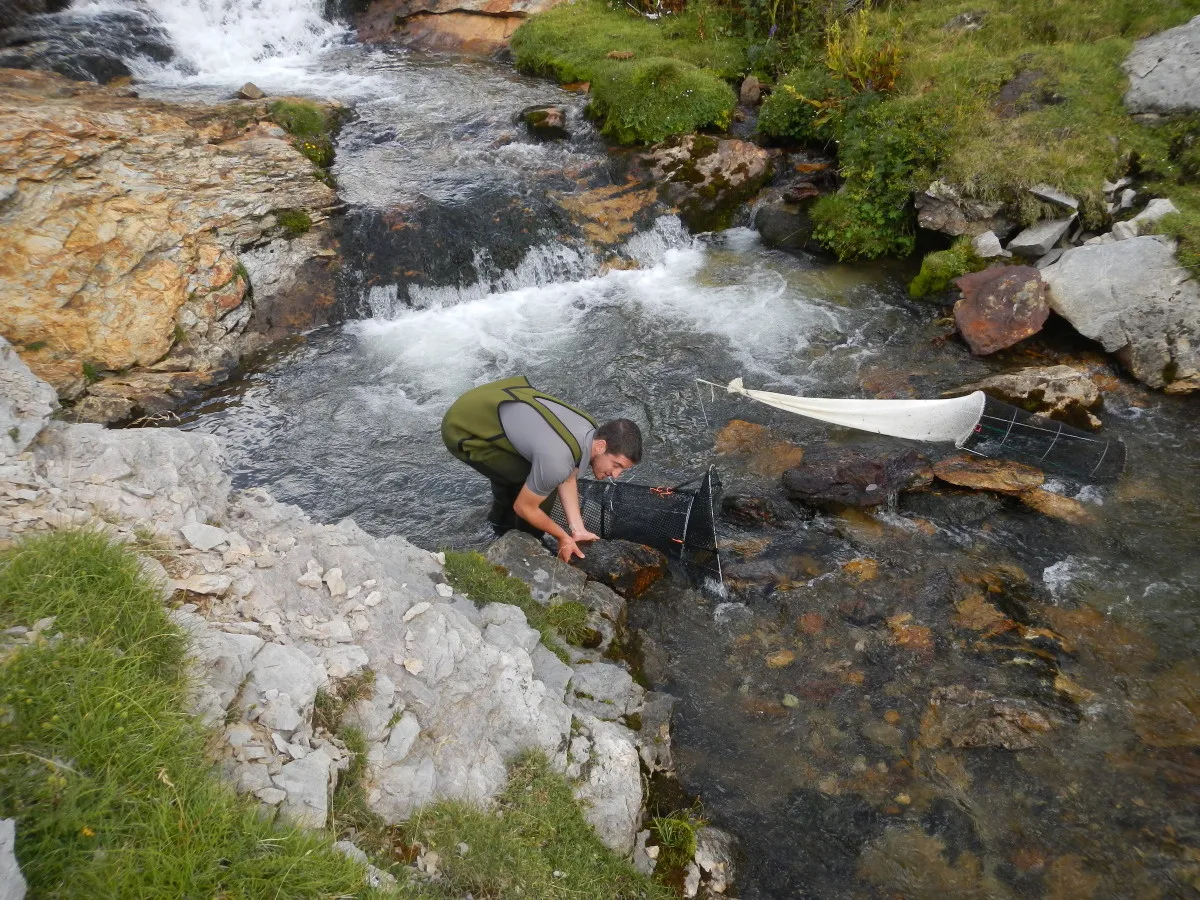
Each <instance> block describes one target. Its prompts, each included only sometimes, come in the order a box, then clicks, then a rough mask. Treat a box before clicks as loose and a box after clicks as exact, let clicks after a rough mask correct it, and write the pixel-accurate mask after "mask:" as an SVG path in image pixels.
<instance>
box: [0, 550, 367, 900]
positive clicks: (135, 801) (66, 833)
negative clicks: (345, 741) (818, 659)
mask: <svg viewBox="0 0 1200 900" xmlns="http://www.w3.org/2000/svg"><path fill="white" fill-rule="evenodd" d="M49 617H54V620H53V622H52V623H46V622H45V621H44V620H45V619H47V618H49ZM39 622H41V623H42V626H43V627H42V628H41V629H40V635H39V636H38V637H36V638H35V639H34V640H33V641H32V642H22V643H17V644H15V645H12V646H7V647H4V648H3V649H2V650H0V657H2V658H0V684H2V687H0V818H8V817H14V818H15V819H16V820H17V846H16V851H17V857H18V859H19V860H20V863H21V868H22V871H23V872H24V875H25V878H26V880H27V881H28V882H29V886H30V890H31V892H32V894H33V895H34V896H38V897H63V898H67V897H218V896H221V897H268V896H275V895H278V896H288V897H313V898H317V897H330V896H350V897H368V896H371V894H370V892H369V891H367V890H366V889H365V888H363V886H362V885H363V870H362V867H361V866H359V865H358V864H357V863H354V862H352V861H351V860H349V859H347V858H346V857H345V856H343V855H341V854H340V853H337V852H336V851H334V850H333V849H332V839H331V838H330V837H329V836H328V835H323V834H320V833H314V832H306V831H303V830H301V829H297V828H292V827H288V826H285V825H282V824H278V823H275V822H272V821H270V820H268V819H266V818H263V817H262V816H261V815H260V814H259V812H258V805H257V804H256V803H250V802H248V801H245V800H242V799H240V798H238V797H236V796H235V795H234V794H233V792H232V791H231V790H230V789H229V788H227V787H226V786H224V785H222V784H221V783H220V782H219V781H218V780H217V779H216V778H215V777H214V776H213V774H212V771H211V769H212V763H211V762H210V761H209V760H208V758H207V757H206V755H205V741H206V739H207V737H208V735H207V733H206V731H205V730H204V729H203V728H202V727H200V725H199V724H198V723H197V722H196V720H194V719H193V718H192V717H190V716H188V715H187V714H186V713H185V712H184V709H185V708H186V697H187V691H188V685H187V680H186V665H185V659H184V651H185V643H184V638H183V635H182V634H181V633H180V632H179V630H178V629H177V628H176V627H175V626H174V625H173V624H172V623H171V621H170V620H169V619H168V617H167V615H166V611H165V610H164V607H163V603H162V597H161V592H160V591H159V589H158V588H156V587H155V586H154V585H153V584H151V583H149V582H148V581H147V580H146V578H145V577H144V576H143V575H142V573H141V571H140V569H139V566H138V561H137V558H136V557H135V556H134V555H133V554H131V553H129V552H128V551H126V550H124V549H123V548H121V547H119V546H117V545H114V544H113V543H111V542H110V541H109V540H108V539H107V538H106V537H104V536H103V535H100V534H94V533H63V534H56V535H52V536H50V537H44V538H38V539H35V540H31V541H29V542H28V543H26V544H24V545H22V546H20V547H18V548H17V549H14V550H9V551H7V552H6V553H5V554H4V555H3V556H2V557H0V630H3V629H8V628H14V627H30V626H33V625H34V624H35V623H39Z"/></svg>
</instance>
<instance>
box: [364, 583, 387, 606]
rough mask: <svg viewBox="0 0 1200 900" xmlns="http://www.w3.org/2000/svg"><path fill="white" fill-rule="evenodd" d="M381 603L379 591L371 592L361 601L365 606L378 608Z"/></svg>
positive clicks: (381, 595) (381, 596) (381, 597)
mask: <svg viewBox="0 0 1200 900" xmlns="http://www.w3.org/2000/svg"><path fill="white" fill-rule="evenodd" d="M364 587H365V585H364ZM382 602H383V594H382V593H381V592H380V591H371V593H369V594H367V597H366V599H365V600H363V604H364V605H365V606H378V605H379V604H380V603H382Z"/></svg>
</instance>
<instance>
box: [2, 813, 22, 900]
mask: <svg viewBox="0 0 1200 900" xmlns="http://www.w3.org/2000/svg"><path fill="white" fill-rule="evenodd" d="M16 843H17V823H16V820H15V819H0V897H3V898H4V900H22V898H24V896H25V876H24V875H22V874H21V867H20V866H19V865H17V857H16V852H15V847H16Z"/></svg>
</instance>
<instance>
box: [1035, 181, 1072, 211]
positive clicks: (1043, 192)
mask: <svg viewBox="0 0 1200 900" xmlns="http://www.w3.org/2000/svg"><path fill="white" fill-rule="evenodd" d="M1029 193H1031V194H1033V196H1035V197H1037V198H1038V199H1039V200H1047V201H1049V202H1050V203H1057V204H1058V205H1059V206H1065V207H1066V208H1067V209H1072V210H1074V209H1079V201H1078V200H1076V199H1075V198H1074V197H1072V196H1071V195H1070V194H1064V193H1063V192H1062V191H1060V190H1058V189H1057V188H1053V187H1051V186H1050V185H1048V184H1035V185H1034V186H1033V187H1031V188H1030V189H1029Z"/></svg>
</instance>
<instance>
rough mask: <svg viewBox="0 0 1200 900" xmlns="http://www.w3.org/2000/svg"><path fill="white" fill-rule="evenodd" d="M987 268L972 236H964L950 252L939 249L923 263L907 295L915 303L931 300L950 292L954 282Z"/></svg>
mask: <svg viewBox="0 0 1200 900" xmlns="http://www.w3.org/2000/svg"><path fill="white" fill-rule="evenodd" d="M986 266H987V260H984V259H980V258H979V256H978V255H976V253H975V246H974V243H973V242H972V240H971V237H970V236H969V235H964V236H962V237H960V238H958V239H957V240H955V242H954V243H953V244H952V245H951V246H950V249H949V250H938V251H936V252H934V253H930V254H928V255H926V257H925V258H924V259H923V260H921V271H920V272H919V273H918V274H917V277H916V278H914V279H913V280H912V283H910V284H909V286H908V295H909V296H910V297H912V298H913V299H914V300H918V299H920V298H922V297H932V296H935V295H937V294H942V293H944V292H945V291H947V290H949V289H950V284H951V282H953V281H954V279H955V278H958V277H959V276H960V275H966V274H967V273H968V272H978V271H979V270H981V269H983V268H985V267H986Z"/></svg>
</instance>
